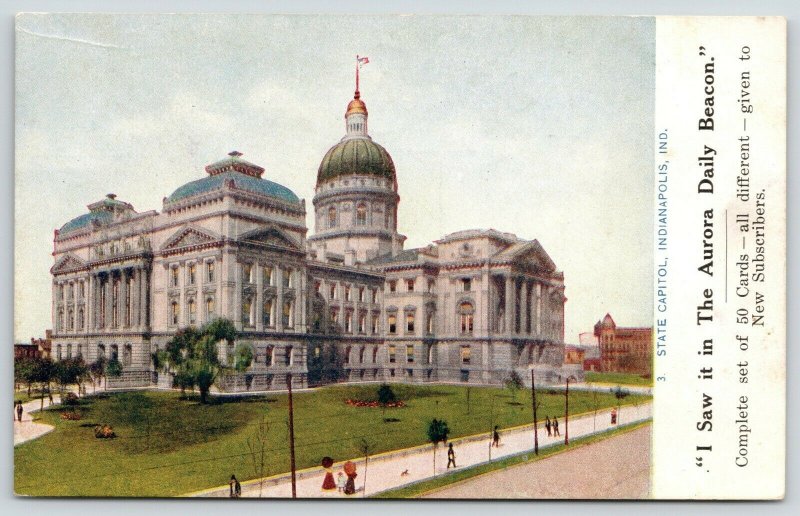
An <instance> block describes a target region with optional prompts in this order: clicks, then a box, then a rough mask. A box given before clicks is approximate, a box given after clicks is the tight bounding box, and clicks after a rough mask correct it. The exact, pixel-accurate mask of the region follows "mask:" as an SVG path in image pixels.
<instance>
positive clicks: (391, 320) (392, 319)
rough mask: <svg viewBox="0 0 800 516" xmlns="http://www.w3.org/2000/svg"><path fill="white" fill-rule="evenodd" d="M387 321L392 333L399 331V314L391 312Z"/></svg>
mask: <svg viewBox="0 0 800 516" xmlns="http://www.w3.org/2000/svg"><path fill="white" fill-rule="evenodd" d="M386 322H387V325H388V326H389V333H391V334H395V333H397V316H396V315H394V314H391V315H390V316H389V317H388V318H387V321H386Z"/></svg>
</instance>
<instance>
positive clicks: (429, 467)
mask: <svg viewBox="0 0 800 516" xmlns="http://www.w3.org/2000/svg"><path fill="white" fill-rule="evenodd" d="M651 415H652V404H651V403H645V404H641V405H638V406H627V407H622V409H621V410H620V413H619V416H620V417H619V424H623V425H624V424H628V423H632V422H635V421H642V420H646V419H649V418H650V417H651ZM610 419H611V418H610V409H609V410H602V411H598V413H597V416H596V418H595V417H594V415H593V414H588V415H585V416H582V417H580V418H574V419H573V418H571V419H570V422H569V436H570V438H571V439H574V438H577V437H580V436H585V435H590V434H592V433H594V432H595V431H597V432H600V431H604V430H608V429H609V428H611V424H610ZM560 425H561V434H562V436H561V437H547V435H546V432H545V430H544V427H543V425H542V424H541V422H540V429H539V446H540V448H541V447H545V446H548V445H551V444H554V443H556V442H559V441H563V439H564V433H565V430H566V429H565V425H564V421H563V420H560ZM453 444H454V450H455V453H456V464H457V465H458V467H460V468H463V467H467V466H474V465H476V464H480V463H483V462H486V461H488V460H489V459H490V454H491V459H497V458H500V457H506V456H509V455H515V454H518V453H522V452H525V451H528V450H531V449H532V448H533V432H532V430H531V426H526V427H518V428H516V429H512V430H508V431H501V439H500V447H499V448H494V447H490V446H489V436H488V434H484V435H480V436H473V437H470V438H465V439H459V440H454V441H453ZM648 446H649V445H648ZM584 453H585V452H584ZM629 455H630V454H629V453H628V452H627V451H626V452H625V453H624V454H620V457H621V459H620V460H623V459H624V458H625V457H628V456H629ZM643 457H644V458H643V459H641V460H638V459H637V460H636V461H635V462H637V463H640V464H638V465H639V466H641V467H643V468H648V467H649V452H648V453H647V454H646V455H645V456H643ZM351 460H354V461H355V462H357V465H358V477H357V478H356V488H357V490H358V492H357V493H356V494H355V495H353V496H355V497H360V496H370V495H372V494H375V493H378V492H381V491H384V490H387V489H392V488H396V487H401V486H403V485H406V484H409V483H412V482H417V481H420V480H425V479H428V478H431V477H433V475H434V471H433V452H432V451H431V447H430V445H427V446H419V447H416V448H410V449H407V450H401V451H396V452H389V453H385V454H382V455H378V456H375V457H372V458H370V461H369V467H368V471H367V472H366V473H367V474H366V481H367V486H366V492H365V490H364V479H365V475H364V473H365V472H364V464H363V458H362V459H358V460H356V459H351ZM564 460H569V459H564ZM576 460H577V459H576ZM581 460H582V459H581ZM342 463H343V461H342V462H339V463H337V464H335V465H334V468H333V469H334V474H336V473H338V472H339V471H341V466H342ZM586 466H587V465H586V463H585V462H582V461H578V462H574V463H572V464H571V465H570V467H569V468H568V470H567V471H566V472H565V474H569V472H571V471H574V472H575V475H576V476H575V477H574V478H575V480H576V481H578V480H580V479H582V478H583V477H582V476H581V474H580V472H581V471H582V470H583V469H585V468H586ZM595 466H596V467H599V466H600V464H596V465H595ZM446 472H447V451H446V447H444V446H441V445H440V446H439V447H438V449H437V455H436V475H441V474H444V473H446ZM323 478H324V472H323V470H322V469H321V468H312V469H310V470H304V471H301V472H298V481H297V496H298V497H299V498H319V497H323V498H325V497H332V498H341V497H347V496H346V495H343V494H340V493H338V492H337V491H333V492H325V491H322V490H321V486H322V481H323ZM259 491H261V493H260V494H261V496H263V497H277V498H290V497H291V482H290V479H289V476H288V475H287V474H282V475H277V476H275V477H270V478H268V479H265V480H264V485H263V488H261V489H260V488H259V483H258V481H248V482H247V483H243V484H242V496H243V497H258V496H259ZM637 492H638V491H637ZM188 496H207V497H226V496H228V486H220V487H218V488H214V489H208V490H204V491H201V492H198V493H191V494H189V495H188ZM551 496H552V495H551Z"/></svg>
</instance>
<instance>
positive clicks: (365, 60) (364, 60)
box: [358, 57, 369, 65]
mask: <svg viewBox="0 0 800 516" xmlns="http://www.w3.org/2000/svg"><path fill="white" fill-rule="evenodd" d="M367 63H369V58H368V57H359V58H358V64H359V65H365V64H367Z"/></svg>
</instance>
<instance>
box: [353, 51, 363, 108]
mask: <svg viewBox="0 0 800 516" xmlns="http://www.w3.org/2000/svg"><path fill="white" fill-rule="evenodd" d="M360 63H361V60H360V58H359V57H358V54H356V94H355V97H354V98H360V97H361V93H359V91H358V69H359V68H361V65H360Z"/></svg>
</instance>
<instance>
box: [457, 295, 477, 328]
mask: <svg viewBox="0 0 800 516" xmlns="http://www.w3.org/2000/svg"><path fill="white" fill-rule="evenodd" d="M458 311H459V316H460V319H461V333H472V329H473V312H474V310H473V308H472V303H468V302H464V303H461V305H459V307H458Z"/></svg>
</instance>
